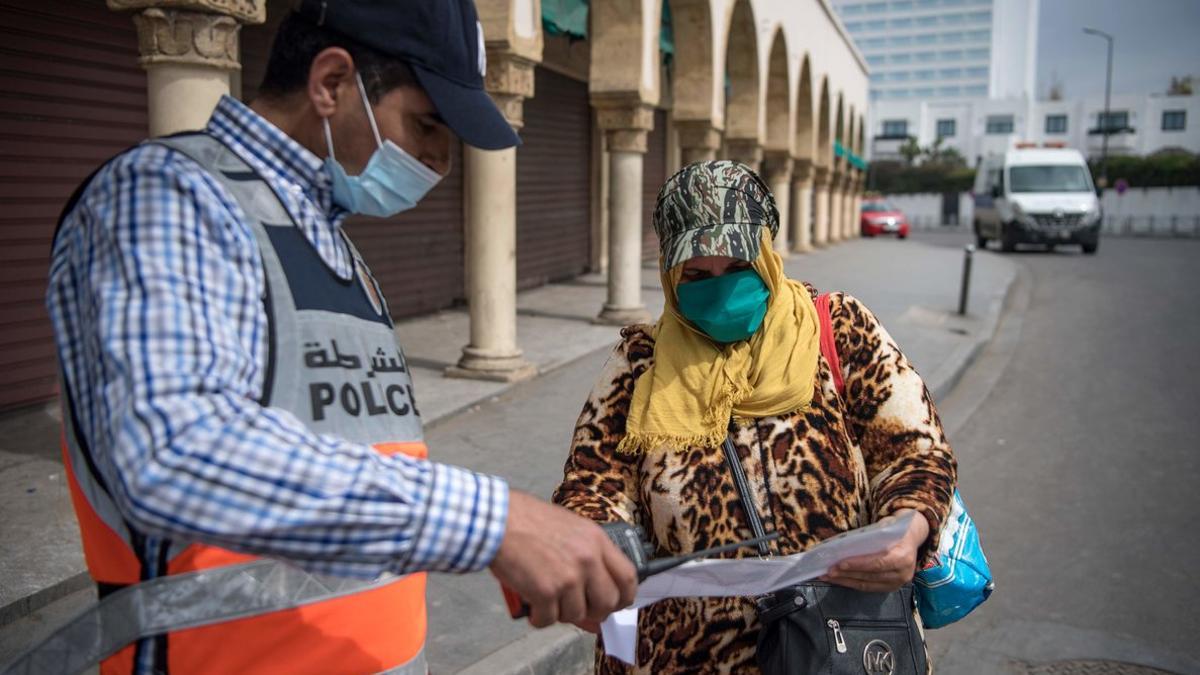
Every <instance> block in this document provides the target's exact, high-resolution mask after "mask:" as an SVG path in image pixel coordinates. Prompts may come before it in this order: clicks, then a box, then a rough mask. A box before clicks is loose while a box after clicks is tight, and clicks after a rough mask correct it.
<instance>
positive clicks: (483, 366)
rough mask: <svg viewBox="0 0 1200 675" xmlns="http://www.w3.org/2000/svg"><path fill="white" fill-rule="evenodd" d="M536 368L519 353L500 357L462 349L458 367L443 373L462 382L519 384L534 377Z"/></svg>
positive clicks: (474, 349) (466, 348)
mask: <svg viewBox="0 0 1200 675" xmlns="http://www.w3.org/2000/svg"><path fill="white" fill-rule="evenodd" d="M537 374H538V369H537V366H535V365H533V364H532V363H530V362H528V361H526V360H525V359H524V358H523V357H522V355H521V352H520V351H518V352H517V353H516V354H509V355H500V354H489V353H487V351H486V350H481V349H476V348H474V347H464V348H463V355H462V358H461V359H459V361H458V365H456V366H450V367H449V368H447V369H446V371H445V376H446V377H453V378H457V379H462V380H485V381H488V382H520V381H522V380H528V379H530V378H533V377H535V376H536V375H537Z"/></svg>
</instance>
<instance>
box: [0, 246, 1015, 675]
mask: <svg viewBox="0 0 1200 675" xmlns="http://www.w3.org/2000/svg"><path fill="white" fill-rule="evenodd" d="M961 267H962V253H961V251H960V250H957V249H950V248H938V247H932V246H927V245H924V244H921V243H920V242H915V241H911V240H910V241H904V242H901V241H895V240H857V241H853V242H848V243H844V244H840V245H838V246H835V247H833V248H829V249H825V250H821V251H817V252H814V253H810V254H807V255H802V256H793V257H792V258H790V259H789V260H788V262H787V269H788V273H789V275H790V276H792V277H793V278H797V279H803V280H807V281H810V282H812V283H814V284H816V285H817V286H818V287H819V288H820V289H822V290H835V289H839V290H846V291H848V292H851V293H853V294H854V295H856V296H858V297H859V298H861V299H862V300H864V301H865V302H866V303H867V305H868V306H869V307H871V308H872V309H873V310H874V311H875V313H876V314H877V315H878V316H879V318H880V320H881V321H882V322H883V323H884V325H885V326H887V328H888V330H889V331H891V333H892V335H893V336H894V337H895V338H896V340H897V341H898V342H899V344H900V345H901V347H902V348H903V349H904V350H905V352H906V353H907V354H908V356H909V358H910V359H911V360H912V361H913V362H914V363H915V364H916V366H917V368H918V370H919V371H920V372H921V373H922V374H923V375H924V376H925V379H926V381H927V382H928V384H929V386H930V389H931V390H932V391H933V392H934V396H935V398H940V397H942V396H944V395H945V394H946V393H947V392H948V391H949V389H950V388H951V387H952V386H953V384H954V382H955V381H956V380H957V378H958V376H959V375H960V374H961V372H962V370H963V369H964V368H965V367H966V365H967V364H968V363H969V362H970V360H971V359H972V358H973V357H974V355H975V354H976V352H977V351H978V350H979V348H980V347H981V346H982V345H983V344H984V343H985V342H986V341H987V340H988V339H989V338H990V336H991V335H992V332H993V331H994V329H995V325H996V322H997V320H998V318H999V315H1000V312H1001V310H1002V308H1003V305H1004V300H1005V297H1006V294H1007V291H1008V288H1009V287H1010V286H1011V284H1012V282H1013V281H1014V279H1015V277H1016V268H1015V266H1014V265H1013V264H1012V263H1010V262H1008V261H1007V260H1005V259H1003V258H1001V257H1000V256H997V255H995V254H988V253H981V254H977V255H976V260H975V271H974V278H973V281H972V286H971V298H970V312H969V313H968V315H967V316H966V317H959V316H957V315H955V314H954V313H953V312H954V310H955V308H956V306H957V303H958V288H959V274H960V272H961ZM643 289H644V290H643V298H644V300H645V301H646V304H647V306H648V308H649V310H650V311H651V313H652V314H654V315H657V314H658V313H659V312H660V311H661V308H662V296H661V290H660V285H659V282H658V275H657V272H656V270H654V269H646V270H644V276H643ZM604 296H605V286H604V279H603V277H600V276H596V275H589V276H584V277H580V278H578V279H575V280H572V281H569V282H565V283H558V284H551V285H548V286H544V287H542V288H539V289H536V290H532V291H529V292H526V293H522V294H521V295H520V297H519V299H518V316H519V318H518V338H519V341H520V344H521V346H522V348H523V349H524V350H525V355H526V357H527V358H528V359H529V360H530V361H531V362H533V363H534V364H536V365H537V366H538V368H539V370H540V371H541V372H542V374H541V375H540V376H539V377H537V378H535V379H533V380H530V381H527V382H524V383H519V384H516V385H511V384H503V383H496V382H477V381H471V380H453V379H446V378H444V377H442V375H441V373H442V370H443V369H444V368H445V367H446V366H449V365H452V364H453V363H455V362H456V361H457V359H458V355H459V351H460V349H461V347H462V345H463V343H464V341H465V336H466V335H467V325H468V324H467V315H466V312H465V311H462V310H452V311H444V312H439V313H436V314H433V315H429V316H425V317H421V318H417V319H413V320H409V321H405V322H403V323H401V324H400V325H399V326H398V328H397V330H398V332H399V334H400V336H401V338H402V340H403V343H404V345H405V351H406V355H407V356H408V358H409V362H410V365H411V366H412V368H413V373H414V379H415V381H416V388H417V397H418V401H419V403H420V405H421V409H422V413H423V414H424V415H425V417H426V420H427V422H428V424H429V432H428V441H429V445H430V448H431V451H432V452H433V454H434V456H435V457H436V458H437V459H439V460H441V461H446V462H451V463H455V464H460V465H463V466H467V467H470V468H473V469H476V470H480V471H487V472H491V473H495V474H499V475H502V476H505V477H506V478H508V479H509V480H510V481H511V482H512V484H513V486H514V487H516V488H519V489H524V490H527V491H530V492H533V493H535V494H539V495H548V494H549V493H550V491H551V490H552V489H553V487H554V485H556V484H557V482H558V480H559V479H560V478H561V471H562V462H563V459H564V457H565V454H566V450H567V447H568V443H569V440H570V434H571V430H572V427H573V425H574V422H575V418H576V417H577V415H578V413H579V408H580V406H581V405H582V402H583V400H584V397H585V396H586V394H587V391H588V390H589V389H590V387H591V385H592V382H593V379H594V377H595V374H596V373H597V372H598V371H599V369H600V366H601V365H602V364H603V361H604V359H605V358H606V356H607V352H608V349H609V348H610V347H611V345H612V344H613V343H614V342H615V341H616V339H617V329H615V328H613V327H608V326H596V325H593V324H592V323H591V319H592V317H593V316H594V315H595V314H596V313H597V312H598V311H599V309H600V306H601V304H602V303H603V301H604ZM57 426H58V420H57V413H56V411H55V408H54V407H53V406H43V407H41V408H35V409H30V410H26V411H22V412H20V413H18V414H12V415H9V416H7V417H5V418H0V505H2V506H3V513H4V518H3V520H0V662H3V661H4V660H5V659H6V658H7V657H9V656H11V655H12V654H13V653H14V652H15V651H18V650H19V649H21V648H22V647H23V646H25V645H27V644H29V643H30V642H31V641H32V640H34V639H36V637H37V636H38V635H40V634H43V633H45V632H46V631H47V630H49V629H50V628H51V627H53V626H54V625H56V624H57V623H58V622H60V621H62V620H64V619H65V618H66V617H68V616H69V615H70V614H71V613H73V612H75V611H77V610H78V608H79V607H82V606H86V604H87V603H88V602H90V601H91V600H92V598H93V597H94V596H93V594H92V593H91V590H90V587H89V585H88V584H87V579H86V575H85V574H84V573H83V561H82V556H81V554H80V552H79V547H78V535H77V531H76V530H75V525H74V518H73V515H72V513H71V507H70V503H69V499H68V496H67V491H66V488H65V485H64V483H63V475H62V466H61V463H60V461H59V458H58V450H57ZM429 597H430V624H431V625H430V659H431V666H432V667H433V669H434V670H435V671H436V672H442V673H447V672H459V671H464V670H465V671H466V672H477V673H482V672H488V673H501V672H514V673H515V672H523V673H529V672H545V673H551V672H553V673H569V672H573V671H574V670H578V669H586V665H587V663H589V662H590V647H588V644H590V637H589V636H586V635H583V634H581V633H579V632H578V631H575V630H574V629H571V628H565V627H560V628H556V629H553V630H547V631H537V632H535V631H532V630H530V629H529V628H528V627H527V625H526V624H524V623H520V622H514V621H512V620H510V619H509V618H508V617H507V614H506V612H505V610H504V607H503V603H502V599H501V596H500V594H499V591H498V588H497V585H496V582H495V580H494V579H493V578H492V577H491V575H488V574H478V575H473V576H466V577H449V576H441V575H434V576H433V578H432V579H431V586H430V594H429Z"/></svg>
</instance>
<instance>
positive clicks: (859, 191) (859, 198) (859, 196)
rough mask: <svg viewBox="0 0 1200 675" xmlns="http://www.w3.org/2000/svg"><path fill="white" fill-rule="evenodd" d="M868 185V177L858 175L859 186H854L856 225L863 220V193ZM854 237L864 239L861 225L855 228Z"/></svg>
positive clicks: (863, 174) (864, 174) (861, 173)
mask: <svg viewBox="0 0 1200 675" xmlns="http://www.w3.org/2000/svg"><path fill="white" fill-rule="evenodd" d="M866 184H867V175H866V173H863V172H860V173H859V174H858V182H857V184H856V185H855V186H854V207H853V210H854V222H856V223H858V222H860V221H861V219H862V202H863V191H864V186H865V185H866ZM854 236H855V237H857V238H860V239H861V238H862V227H861V225H860V226H858V227H856V228H854Z"/></svg>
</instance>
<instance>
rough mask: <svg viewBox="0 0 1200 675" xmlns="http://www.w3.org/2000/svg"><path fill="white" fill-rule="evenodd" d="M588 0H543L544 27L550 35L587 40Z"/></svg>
mask: <svg viewBox="0 0 1200 675" xmlns="http://www.w3.org/2000/svg"><path fill="white" fill-rule="evenodd" d="M587 27H588V0H542V29H543V30H545V31H546V32H547V33H549V34H550V35H566V36H568V37H571V38H575V39H579V40H586V39H587Z"/></svg>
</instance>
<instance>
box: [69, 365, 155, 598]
mask: <svg viewBox="0 0 1200 675" xmlns="http://www.w3.org/2000/svg"><path fill="white" fill-rule="evenodd" d="M58 387H59V389H58V390H59V391H61V392H64V393H65V392H69V391H70V388H69V387H68V386H67V383H66V376H65V375H64V374H63V373H62V370H61V369H60V370H59V377H58ZM61 404H62V416H63V436H64V437H65V438H66V441H67V461H69V462H70V463H71V472H72V473H74V474H75V485H76V486H77V487H78V488H79V491H80V492H81V493H83V497H84V499H85V500H86V501H87V503H88V504H89V505H91V507H92V511H93V512H94V513H95V514H96V516H97V517H98V518H100V520H102V521H104V524H105V525H107V526H108V527H109V528H111V529H112V531H113V532H115V533H116V534H117V536H118V537H120V538H121V541H123V542H125V544H126V545H127V546H128V545H129V541H130V539H131V537H130V536H129V529H128V528H127V527H126V526H125V519H124V518H123V517H122V516H121V511H120V509H118V508H117V505H116V504H114V503H113V500H112V497H111V496H109V494H108V493H107V492H105V491H104V488H103V487H101V484H100V483H99V481H100V480H101V478H100V477H99V476H93V475H92V469H91V467H90V466H88V461H87V458H86V457H85V456H84V454H83V445H82V444H81V443H80V442H79V436H78V434H79V433H80V430H78V429H76V428H75V423H74V420H75V416H74V415H73V414H71V409H70V406H71V405H72V403H71V397H70V396H67V395H64V396H62V400H61ZM130 548H131V549H132V548H133V547H132V546H130ZM134 574H136V572H134Z"/></svg>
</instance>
